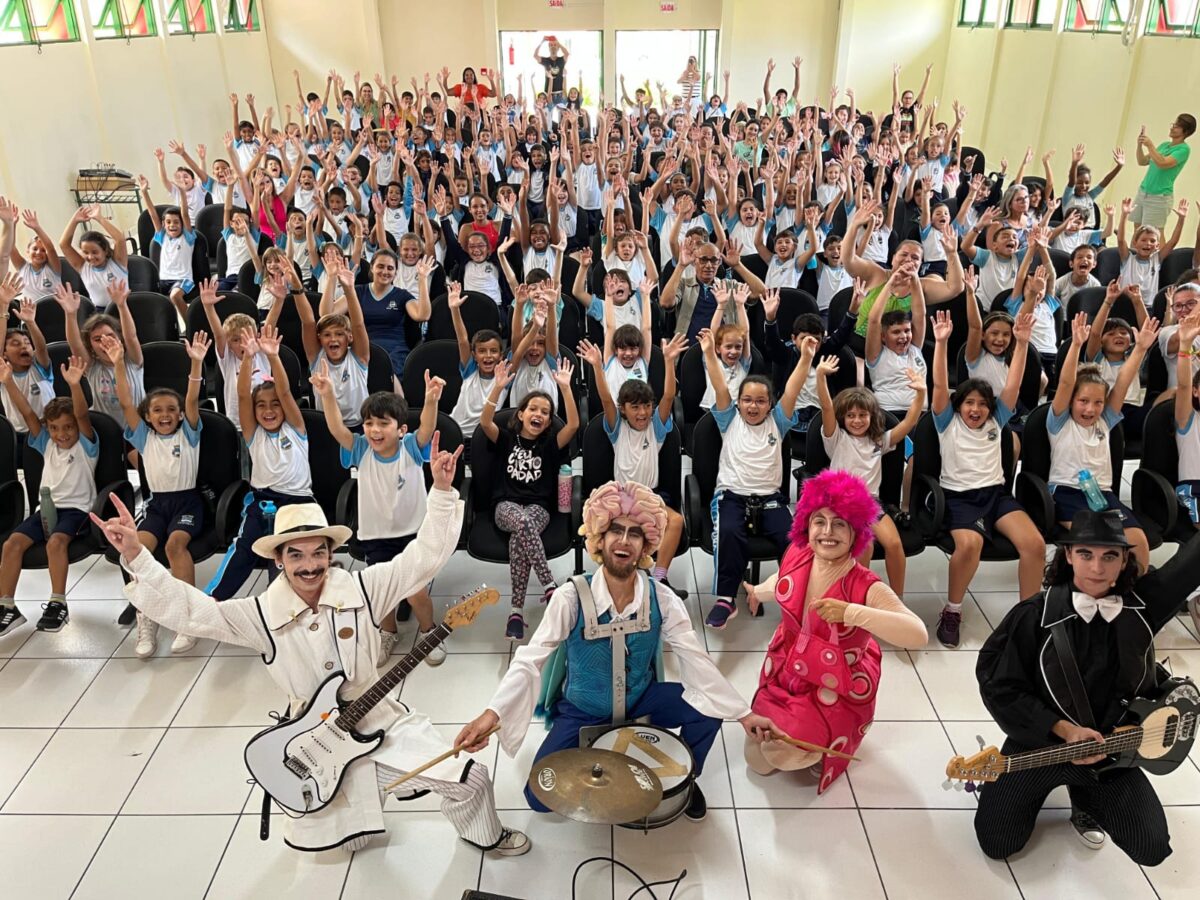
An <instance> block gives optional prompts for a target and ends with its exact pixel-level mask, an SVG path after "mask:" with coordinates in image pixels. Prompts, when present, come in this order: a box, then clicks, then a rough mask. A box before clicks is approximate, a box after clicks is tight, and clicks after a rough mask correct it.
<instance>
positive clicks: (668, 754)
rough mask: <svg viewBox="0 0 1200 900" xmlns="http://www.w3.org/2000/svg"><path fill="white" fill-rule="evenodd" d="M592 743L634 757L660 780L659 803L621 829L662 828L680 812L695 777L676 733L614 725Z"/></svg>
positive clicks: (688, 751)
mask: <svg viewBox="0 0 1200 900" xmlns="http://www.w3.org/2000/svg"><path fill="white" fill-rule="evenodd" d="M591 745H592V746H593V747H595V748H596V749H597V750H612V751H614V752H616V753H623V754H625V755H626V756H629V757H632V758H633V759H636V760H637V761H638V762H640V763H642V764H643V765H644V766H645V767H646V768H647V769H649V770H650V771H651V772H653V773H654V774H655V775H657V776H658V779H659V781H661V782H662V789H663V799H662V803H660V804H659V805H658V806H657V807H656V808H655V810H654V811H653V812H652V813H650V815H648V816H647V817H646V818H645V819H638V820H637V821H636V822H627V823H625V824H624V825H622V826H621V827H622V828H640V829H641V830H643V831H645V830H648V829H650V828H662V827H663V826H664V825H670V824H671V823H672V822H674V821H675V820H676V819H678V818H679V817H680V816H681V815H683V811H684V810H685V809H687V805H688V801H689V800H690V799H691V794H692V783H693V782H694V781H695V780H696V760H695V759H694V758H693V756H692V750H691V748H690V747H688V745H687V744H685V743H684V742H683V740H682V739H681V738H680V737H679V736H678V735H675V734H673V733H672V732H670V731H667V730H666V729H665V728H659V727H657V726H655V725H636V724H635V725H616V726H613V727H612V728H610V729H608V730H607V731H604V732H602V733H601V734H600V735H599V736H598V737H597V738H596V739H595V740H594V741H592V744H591Z"/></svg>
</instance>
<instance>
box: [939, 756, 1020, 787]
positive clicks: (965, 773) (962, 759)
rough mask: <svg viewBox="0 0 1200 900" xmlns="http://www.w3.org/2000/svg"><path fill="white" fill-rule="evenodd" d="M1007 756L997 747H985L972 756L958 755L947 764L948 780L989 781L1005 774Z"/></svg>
mask: <svg viewBox="0 0 1200 900" xmlns="http://www.w3.org/2000/svg"><path fill="white" fill-rule="evenodd" d="M1006 761H1007V760H1006V757H1005V756H1004V754H1003V753H1001V752H1000V751H999V750H997V749H996V748H995V747H984V748H983V749H982V750H980V751H979V752H978V753H973V754H972V755H970V756H956V757H954V759H952V760H950V762H948V763H947V764H946V779H947V780H948V781H968V782H976V783H978V782H988V781H995V780H996V779H997V778H999V777H1000V776H1001V775H1003V774H1004V770H1005V762H1006Z"/></svg>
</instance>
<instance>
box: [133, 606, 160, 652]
mask: <svg viewBox="0 0 1200 900" xmlns="http://www.w3.org/2000/svg"><path fill="white" fill-rule="evenodd" d="M156 650H158V623H157V622H155V621H154V620H153V619H149V618H147V617H146V616H144V615H142V614H141V613H139V614H138V617H137V644H136V645H134V648H133V652H134V653H136V654H137V658H138V659H149V658H150V657H151V656H153V655H154V652H155V651H156Z"/></svg>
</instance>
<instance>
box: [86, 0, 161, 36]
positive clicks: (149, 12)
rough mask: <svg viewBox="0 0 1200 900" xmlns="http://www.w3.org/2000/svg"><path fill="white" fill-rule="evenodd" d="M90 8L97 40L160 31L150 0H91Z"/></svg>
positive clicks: (144, 34) (147, 34) (149, 34)
mask: <svg viewBox="0 0 1200 900" xmlns="http://www.w3.org/2000/svg"><path fill="white" fill-rule="evenodd" d="M88 8H89V11H90V13H91V17H92V36H93V37H95V38H96V40H99V41H105V40H112V39H117V38H123V39H124V40H132V39H134V38H144V37H155V36H156V35H157V34H158V22H157V21H156V19H155V17H154V4H153V3H152V2H151V0H88Z"/></svg>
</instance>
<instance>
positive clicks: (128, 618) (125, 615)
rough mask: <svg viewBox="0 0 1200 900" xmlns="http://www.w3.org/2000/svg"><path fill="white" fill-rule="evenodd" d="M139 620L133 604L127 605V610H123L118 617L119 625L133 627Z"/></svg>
mask: <svg viewBox="0 0 1200 900" xmlns="http://www.w3.org/2000/svg"><path fill="white" fill-rule="evenodd" d="M136 618H137V607H135V606H134V605H133V604H132V603H126V604H125V608H124V609H123V610H121V615H119V616H117V624H118V625H132V624H133V622H134V620H135V619H136Z"/></svg>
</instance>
